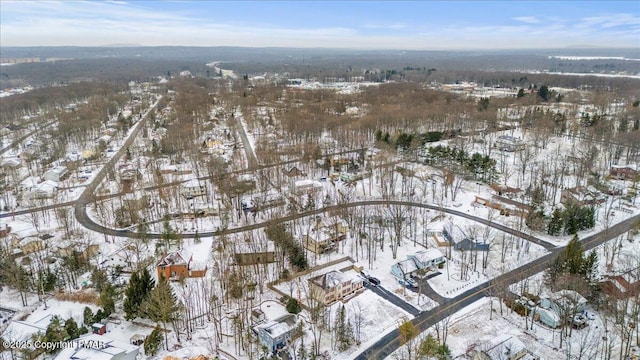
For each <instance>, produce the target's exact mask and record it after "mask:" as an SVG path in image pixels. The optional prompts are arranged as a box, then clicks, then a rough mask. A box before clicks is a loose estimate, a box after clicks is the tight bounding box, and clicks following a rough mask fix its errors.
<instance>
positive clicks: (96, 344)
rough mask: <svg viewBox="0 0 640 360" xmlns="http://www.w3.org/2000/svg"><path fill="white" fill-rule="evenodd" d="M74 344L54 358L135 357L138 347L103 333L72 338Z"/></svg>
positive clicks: (68, 359)
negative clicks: (133, 354)
mask: <svg viewBox="0 0 640 360" xmlns="http://www.w3.org/2000/svg"><path fill="white" fill-rule="evenodd" d="M72 341H73V342H75V343H76V346H71V347H68V348H65V349H63V350H62V351H61V352H60V353H59V354H58V356H56V358H55V359H56V360H72V359H73V360H85V359H86V360H111V359H115V358H123V357H127V358H131V357H133V358H135V356H130V355H128V354H132V353H136V354H137V352H138V351H139V349H140V348H139V347H138V346H135V345H131V344H128V343H126V342H123V341H118V340H114V339H111V338H109V337H107V336H104V335H96V334H89V335H87V336H83V337H80V338H78V339H75V340H72Z"/></svg>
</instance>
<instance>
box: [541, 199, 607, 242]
mask: <svg viewBox="0 0 640 360" xmlns="http://www.w3.org/2000/svg"><path fill="white" fill-rule="evenodd" d="M595 224H596V219H595V208H594V207H593V206H580V205H578V204H575V203H572V202H569V203H567V204H566V205H565V207H564V209H560V208H556V209H555V210H554V211H553V213H552V214H551V219H550V220H549V224H548V226H547V233H548V234H549V235H554V236H556V235H566V234H570V235H573V234H576V233H577V232H578V231H582V230H586V229H591V228H593V227H594V226H595Z"/></svg>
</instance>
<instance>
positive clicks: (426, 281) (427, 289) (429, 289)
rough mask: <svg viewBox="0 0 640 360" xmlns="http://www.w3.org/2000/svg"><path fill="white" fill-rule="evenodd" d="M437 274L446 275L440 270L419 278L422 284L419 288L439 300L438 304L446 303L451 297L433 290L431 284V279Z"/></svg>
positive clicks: (422, 292) (430, 297) (428, 295)
mask: <svg viewBox="0 0 640 360" xmlns="http://www.w3.org/2000/svg"><path fill="white" fill-rule="evenodd" d="M435 276H445V275H444V274H442V273H440V272H437V273H433V274H431V275H429V276H427V277H425V278H424V279H418V283H419V284H420V286H419V287H418V290H419V291H420V293H421V294H423V295H424V296H426V297H428V298H429V299H431V300H433V301H435V302H437V303H438V304H444V303H445V302H447V301H448V300H449V299H448V298H446V297H444V296H442V295H440V294H438V293H437V292H436V291H435V290H433V288H432V287H431V284H429V279H431V278H432V277H435Z"/></svg>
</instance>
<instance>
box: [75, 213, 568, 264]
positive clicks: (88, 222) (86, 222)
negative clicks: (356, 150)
mask: <svg viewBox="0 0 640 360" xmlns="http://www.w3.org/2000/svg"><path fill="white" fill-rule="evenodd" d="M380 205H404V206H411V207H418V208H424V209H429V210H437V211H443V212H446V213H449V214H452V215H456V216H461V217H464V218H467V219H470V220H473V221H476V222H479V223H481V224H484V225H488V226H490V227H493V228H494V229H498V230H501V231H504V232H506V233H508V234H511V235H514V236H517V237H520V238H523V239H525V240H528V241H531V242H533V243H535V244H538V245H540V246H543V247H544V248H545V249H547V250H550V251H551V250H553V249H555V248H556V245H555V244H552V243H550V242H548V241H545V240H542V239H539V238H537V237H535V236H533V235H530V234H526V233H523V232H521V231H518V230H515V229H512V228H509V227H507V226H505V225H502V224H498V223H496V222H495V221H489V220H487V219H485V218H481V217H478V216H474V215H471V214H469V213H466V212H462V211H458V210H453V209H448V208H441V207H439V206H437V205H431V204H423V203H418V202H411V201H402V200H366V201H356V202H352V203H348V204H340V205H331V206H326V207H323V208H320V209H316V210H310V211H305V212H301V213H296V214H291V215H287V216H283V217H281V218H279V219H276V220H270V221H263V222H260V223H255V224H251V225H246V226H241V227H237V228H233V229H226V230H220V231H207V232H202V233H198V236H200V237H202V236H218V235H223V234H233V233H239V232H244V231H249V230H255V229H260V228H263V227H266V226H268V225H269V224H273V223H282V222H287V221H291V220H295V219H299V218H302V217H306V216H311V215H318V214H321V213H324V212H329V211H335V210H340V209H345V208H354V207H359V206H380ZM78 206H82V207H83V208H84V209H85V210H84V211H83V212H84V216H83V217H82V218H81V217H78V222H80V224H82V225H83V226H84V227H86V228H88V229H91V230H93V231H96V232H99V233H103V234H107V235H111V236H116V237H129V238H135V237H137V236H138V234H137V233H136V232H133V231H129V230H126V231H124V230H116V229H112V228H108V227H106V226H103V225H100V224H98V223H96V222H94V221H93V220H92V219H91V218H89V216H87V213H86V203H85V204H83V205H81V204H80V202H78V204H76V211H77V210H78ZM77 214H78V213H77V212H76V215H77ZM194 236H195V233H192V234H182V237H183V238H185V239H190V238H193V237H194ZM161 237H162V234H158V233H154V234H147V238H152V239H159V238H161Z"/></svg>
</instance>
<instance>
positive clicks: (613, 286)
mask: <svg viewBox="0 0 640 360" xmlns="http://www.w3.org/2000/svg"><path fill="white" fill-rule="evenodd" d="M600 285H601V286H602V291H604V293H605V294H607V295H609V296H612V297H614V298H617V299H626V298H628V297H632V296H635V295H636V294H638V293H639V292H640V279H638V277H637V276H634V274H633V271H629V272H626V273H624V274H620V275H613V276H606V277H605V279H604V280H603V281H601V282H600Z"/></svg>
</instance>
